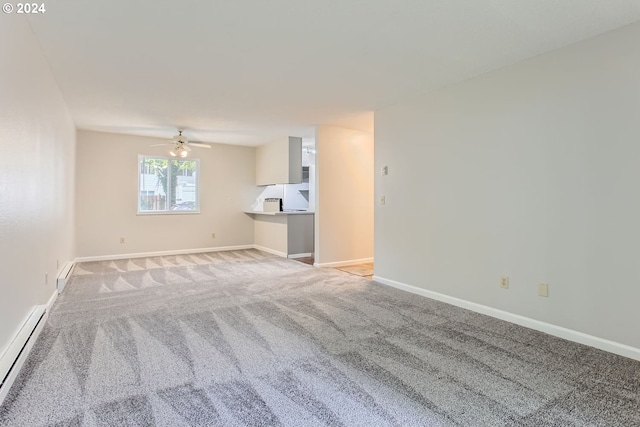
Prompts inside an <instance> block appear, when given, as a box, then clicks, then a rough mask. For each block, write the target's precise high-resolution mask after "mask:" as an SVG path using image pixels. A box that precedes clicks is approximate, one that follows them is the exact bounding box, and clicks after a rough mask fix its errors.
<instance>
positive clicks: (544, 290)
mask: <svg viewBox="0 0 640 427" xmlns="http://www.w3.org/2000/svg"><path fill="white" fill-rule="evenodd" d="M538 295H540V296H541V297H548V296H549V285H548V284H547V283H538Z"/></svg>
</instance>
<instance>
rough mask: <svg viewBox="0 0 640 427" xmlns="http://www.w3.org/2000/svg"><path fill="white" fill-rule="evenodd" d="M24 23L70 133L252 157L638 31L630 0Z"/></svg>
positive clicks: (443, 2)
mask: <svg viewBox="0 0 640 427" xmlns="http://www.w3.org/2000/svg"><path fill="white" fill-rule="evenodd" d="M45 4H46V8H47V11H46V12H45V14H42V15H32V16H30V17H29V20H30V23H31V25H32V28H33V30H34V32H35V34H36V36H37V38H38V40H39V41H40V43H41V45H42V49H43V51H44V54H45V56H46V57H47V59H48V61H49V63H50V65H51V69H52V72H53V75H54V77H55V78H56V80H57V82H58V84H59V86H60V90H61V91H62V94H63V96H64V98H65V100H66V102H67V105H68V106H69V108H70V111H71V114H72V116H73V119H74V120H75V122H76V125H77V126H78V128H81V129H93V130H103V131H108V132H122V133H130V134H138V135H148V136H157V137H163V138H168V137H171V136H172V135H174V134H175V133H176V128H178V127H179V128H184V129H186V131H185V135H187V136H188V137H190V138H191V139H192V140H199V141H207V142H222V143H231V144H245V145H259V144H261V143H264V142H268V141H269V140H271V139H273V138H276V137H279V136H285V135H296V136H303V137H310V136H313V126H314V125H317V124H337V125H342V126H346V127H352V128H358V129H369V130H372V126H373V118H372V114H371V112H372V111H374V110H376V109H379V108H383V107H385V106H389V105H392V104H394V103H397V102H400V101H402V100H405V99H407V98H410V97H412V96H415V95H417V94H421V93H426V92H428V91H432V90H434V89H436V88H439V87H442V86H445V85H449V84H452V83H455V82H458V81H461V80H464V79H466V78H469V77H471V76H474V75H478V74H481V73H484V72H487V71H489V70H493V69H496V68H500V67H502V66H505V65H508V64H512V63H514V62H517V61H519V60H522V59H524V58H528V57H531V56H534V55H537V54H540V53H543V52H546V51H549V50H552V49H556V48H558V47H561V46H565V45H568V44H571V43H574V42H576V41H579V40H582V39H585V38H588V37H591V36H594V35H597V34H600V33H603V32H606V31H608V30H611V29H614V28H617V27H620V26H623V25H625V24H628V23H631V22H634V21H637V20H640V1H638V0H217V1H213V0H212V1H197V0H186V1H185V0H175V1H167V0H136V1H130V0H129V1H122V0H91V1H81V0H55V1H51V2H46V3H45Z"/></svg>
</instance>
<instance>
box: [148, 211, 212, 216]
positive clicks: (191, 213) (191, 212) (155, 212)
mask: <svg viewBox="0 0 640 427" xmlns="http://www.w3.org/2000/svg"><path fill="white" fill-rule="evenodd" d="M198 214H200V211H151V212H137V213H136V215H139V216H147V215H198Z"/></svg>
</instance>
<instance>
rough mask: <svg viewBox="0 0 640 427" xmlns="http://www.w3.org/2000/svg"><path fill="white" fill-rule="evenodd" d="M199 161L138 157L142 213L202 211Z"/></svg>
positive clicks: (139, 199)
mask: <svg viewBox="0 0 640 427" xmlns="http://www.w3.org/2000/svg"><path fill="white" fill-rule="evenodd" d="M199 170H200V161H199V160H198V159H189V160H187V159H184V160H182V159H180V160H174V159H169V158H166V157H158V156H154V157H150V156H142V155H141V156H138V213H186V212H199V211H200V200H199V188H198V172H199Z"/></svg>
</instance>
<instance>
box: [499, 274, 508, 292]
mask: <svg viewBox="0 0 640 427" xmlns="http://www.w3.org/2000/svg"><path fill="white" fill-rule="evenodd" d="M500 287H501V288H502V289H509V277H508V276H502V277H501V278H500Z"/></svg>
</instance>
